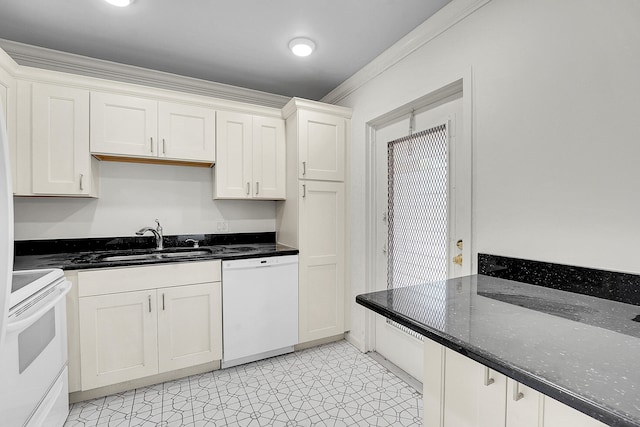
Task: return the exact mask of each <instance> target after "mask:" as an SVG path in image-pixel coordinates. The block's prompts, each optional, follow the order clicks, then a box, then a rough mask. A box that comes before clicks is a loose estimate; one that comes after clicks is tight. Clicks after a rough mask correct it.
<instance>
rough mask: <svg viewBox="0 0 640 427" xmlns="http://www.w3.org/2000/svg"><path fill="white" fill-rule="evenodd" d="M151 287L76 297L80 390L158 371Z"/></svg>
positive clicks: (154, 313) (154, 296) (154, 306)
mask: <svg viewBox="0 0 640 427" xmlns="http://www.w3.org/2000/svg"><path fill="white" fill-rule="evenodd" d="M155 293H156V292H155V290H154V291H152V292H149V291H138V292H123V293H119V294H110V295H99V296H94V297H87V298H81V299H80V354H81V366H80V371H81V377H82V389H83V390H89V389H92V388H96V387H101V386H105V385H110V384H117V383H120V382H124V381H127V380H131V379H134V378H142V377H146V376H149V375H153V374H156V373H158V336H157V330H158V319H157V308H156V295H155Z"/></svg>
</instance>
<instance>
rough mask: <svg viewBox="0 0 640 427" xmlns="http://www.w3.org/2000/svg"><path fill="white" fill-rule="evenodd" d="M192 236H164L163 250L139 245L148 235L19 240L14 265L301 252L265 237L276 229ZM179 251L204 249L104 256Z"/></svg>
mask: <svg viewBox="0 0 640 427" xmlns="http://www.w3.org/2000/svg"><path fill="white" fill-rule="evenodd" d="M190 237H193V236H168V237H165V250H160V251H156V250H153V248H149V247H146V248H145V247H140V243H141V242H144V243H149V242H150V241H151V240H150V239H149V238H148V237H147V238H102V239H75V240H70V239H67V240H57V241H53V240H52V241H37V242H18V244H17V245H19V247H17V249H16V256H15V258H14V265H13V269H14V270H31V269H39V268H61V269H62V270H80V269H92V268H110V267H128V266H141V265H153V264H161V263H176V262H197V261H207V260H214V259H221V260H232V259H246V258H261V257H270V256H283V255H297V254H298V249H295V248H291V247H289V246H284V245H279V244H276V243H273V242H268V241H265V240H270V239H275V235H274V234H273V233H255V234H250V235H230V236H229V235H227V236H223V237H222V238H218V236H216V235H207V236H200V237H201V239H200V240H201V241H202V243H201V244H200V246H199V247H198V248H194V247H193V246H192V245H187V244H185V243H184V240H185V239H186V238H190ZM180 251H202V252H204V253H202V254H199V255H193V256H189V257H184V258H160V257H158V258H155V259H135V260H116V261H113V260H104V258H105V257H109V256H121V255H135V254H145V253H149V252H153V253H156V254H161V253H163V252H165V253H167V252H180Z"/></svg>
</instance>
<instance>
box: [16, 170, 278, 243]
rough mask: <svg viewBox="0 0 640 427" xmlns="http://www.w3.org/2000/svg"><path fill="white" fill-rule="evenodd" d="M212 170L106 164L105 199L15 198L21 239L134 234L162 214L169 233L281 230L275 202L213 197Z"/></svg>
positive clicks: (102, 188) (102, 176) (102, 192)
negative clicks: (221, 227)
mask: <svg viewBox="0 0 640 427" xmlns="http://www.w3.org/2000/svg"><path fill="white" fill-rule="evenodd" d="M211 173H212V171H211V169H208V168H197V167H185V166H167V165H148V164H134V163H114V162H101V163H100V198H99V199H76V198H69V197H65V198H55V197H49V198H31V197H15V198H14V206H15V208H14V209H15V239H16V240H29V239H50V238H83V237H85V238H86V237H111V236H133V235H134V233H135V232H136V231H137V230H139V229H140V228H142V227H145V226H155V223H154V219H155V218H158V219H159V220H160V222H161V224H162V227H163V229H164V234H166V235H173V234H207V233H211V234H216V233H220V232H219V231H217V226H218V222H219V221H228V223H229V232H230V233H244V232H263V231H275V202H272V201H245V200H216V201H214V200H213V199H212V179H211Z"/></svg>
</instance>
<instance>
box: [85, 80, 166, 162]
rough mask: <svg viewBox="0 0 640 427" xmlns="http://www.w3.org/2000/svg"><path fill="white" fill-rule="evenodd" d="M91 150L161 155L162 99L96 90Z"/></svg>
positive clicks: (94, 94)
mask: <svg viewBox="0 0 640 427" xmlns="http://www.w3.org/2000/svg"><path fill="white" fill-rule="evenodd" d="M91 153H99V154H113V155H120V156H141V157H151V156H153V157H155V156H157V153H158V102H157V101H154V100H150V99H144V98H137V97H134V96H126V95H115V94H110V93H100V92H92V93H91Z"/></svg>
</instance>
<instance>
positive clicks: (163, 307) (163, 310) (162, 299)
mask: <svg viewBox="0 0 640 427" xmlns="http://www.w3.org/2000/svg"><path fill="white" fill-rule="evenodd" d="M162 311H164V294H162Z"/></svg>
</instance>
